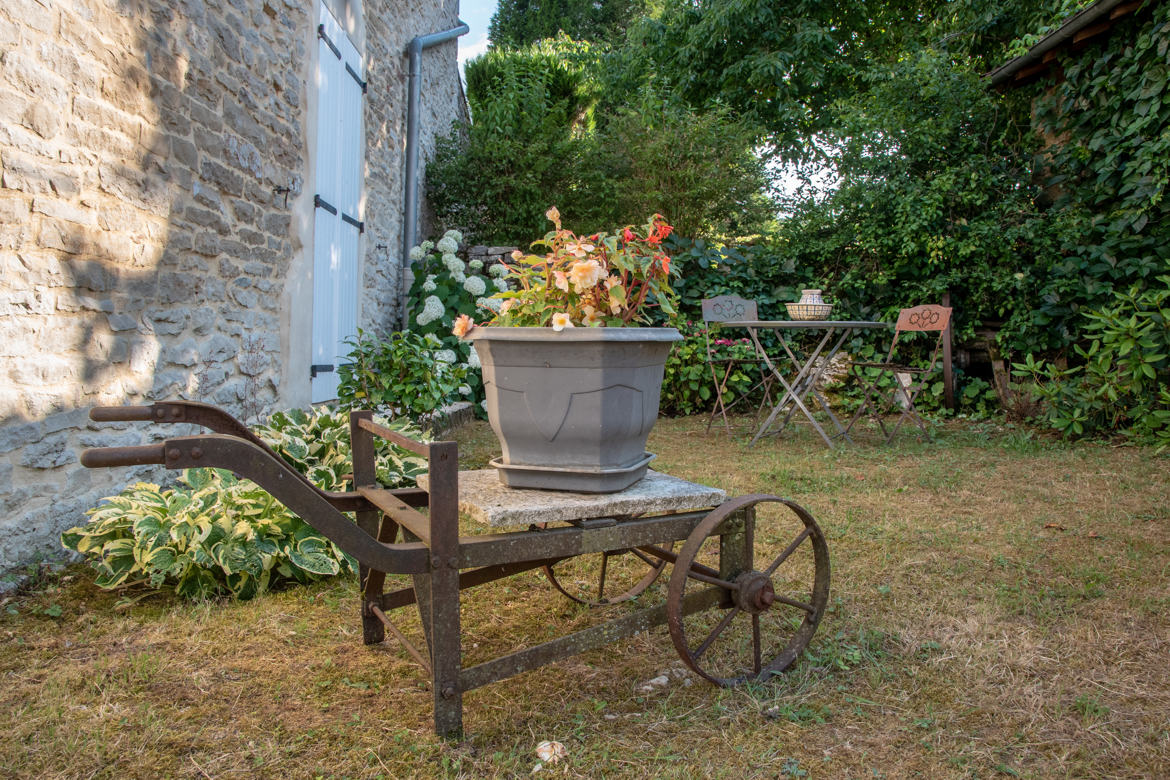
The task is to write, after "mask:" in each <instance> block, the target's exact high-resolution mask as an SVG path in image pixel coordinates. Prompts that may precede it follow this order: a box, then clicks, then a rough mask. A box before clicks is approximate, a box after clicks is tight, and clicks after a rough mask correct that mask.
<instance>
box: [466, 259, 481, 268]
mask: <svg viewBox="0 0 1170 780" xmlns="http://www.w3.org/2000/svg"><path fill="white" fill-rule="evenodd" d="M467 267H468V268H470V269H471V270H472V271H480V270H482V269H483V260H480V259H479V258H478V257H473V258H472V259H470V260H468V261H467Z"/></svg>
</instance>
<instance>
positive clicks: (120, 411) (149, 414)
mask: <svg viewBox="0 0 1170 780" xmlns="http://www.w3.org/2000/svg"><path fill="white" fill-rule="evenodd" d="M89 419H91V420H94V421H96V422H132V421H138V420H153V419H154V410H153V407H150V406H95V407H94V408H92V409H90V410H89Z"/></svg>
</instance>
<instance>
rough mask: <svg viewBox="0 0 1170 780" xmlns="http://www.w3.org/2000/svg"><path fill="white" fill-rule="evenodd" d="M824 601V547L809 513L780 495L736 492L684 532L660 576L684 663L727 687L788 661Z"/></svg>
mask: <svg viewBox="0 0 1170 780" xmlns="http://www.w3.org/2000/svg"><path fill="white" fill-rule="evenodd" d="M777 505H780V506H777ZM783 507H787V508H788V509H789V510H791V513H789V512H788V511H786V510H784V509H783ZM793 514H795V518H794V517H793ZM712 534H714V535H712ZM828 600H829V546H828V544H827V543H826V542H825V535H824V534H823V533H822V532H821V529H820V527H819V526H818V525H817V523H816V521H815V520H814V519H813V517H812V515H810V514H809V513H808V512H807V511H805V510H804V508H803V507H801V506H799V505H798V504H796V503H794V502H792V501H789V500H788V499H784V498H778V497H776V496H768V495H749V496H741V497H739V498H735V499H732V500H730V501H726V502H724V503H723V504H721V505H720V506H719V507H717V508H716V509H715V510H713V511H712V512H711V513H710V514H709V515H707V516H706V517H705V518H703V520H702V521H701V522H700V523H699V525H698V526H696V527H695V530H694V531H693V532H691V535H690V536H689V537H687V541H686V544H684V545H683V548H682V551H681V552H680V553H679V555H678V559H677V560H676V561H675V565H674V571H673V572H672V573H671V577H670V591H669V595H668V596H667V601H666V615H667V625H668V626H669V628H670V638H671V640H672V641H673V642H674V646H675V649H676V650H678V654H679V656H681V657H682V660H683V662H685V663H686V665H687V666H689V667H690V668H691V669H693V670H694V671H695V672H697V673H698V674H700V675H702V676H703V677H705V678H706V679H708V680H710V681H711V682H713V683H715V684H716V685H721V686H724V687H730V686H732V685H737V684H738V683H741V682H745V681H747V680H764V679H767V678H768V677H770V676H771V675H773V674H779V673H780V672H782V671H784V670H785V669H786V668H788V666H789V665H790V664H792V662H793V661H795V660H796V658H797V656H799V655H800V653H801V651H803V650H804V648H805V647H807V646H808V643H809V640H811V639H812V635H813V634H814V633H815V632H816V630H817V624H819V623H820V621H821V617H822V616H823V615H824V613H825V605H826V603H827V602H828Z"/></svg>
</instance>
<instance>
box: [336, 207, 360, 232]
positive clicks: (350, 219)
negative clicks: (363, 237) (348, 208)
mask: <svg viewBox="0 0 1170 780" xmlns="http://www.w3.org/2000/svg"><path fill="white" fill-rule="evenodd" d="M341 221H342V222H348V223H349V224H351V225H353V226H354V227H355V228H357V229H358V232H359V233H365V232H366V223H365V222H362V221H361V220H357V219H354V218H353V217H351V216H350V215H349V214H346V213H345V212H344V211H343V212H341Z"/></svg>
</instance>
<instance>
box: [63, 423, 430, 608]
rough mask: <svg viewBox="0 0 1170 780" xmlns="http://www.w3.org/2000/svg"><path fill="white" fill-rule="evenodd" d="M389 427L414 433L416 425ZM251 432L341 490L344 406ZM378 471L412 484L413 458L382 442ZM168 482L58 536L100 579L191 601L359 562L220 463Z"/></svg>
mask: <svg viewBox="0 0 1170 780" xmlns="http://www.w3.org/2000/svg"><path fill="white" fill-rule="evenodd" d="M388 424H389V425H390V427H392V428H395V429H396V430H399V431H400V432H402V433H403V434H405V435H408V436H411V437H413V438H418V437H419V435H420V434H419V432H418V430H417V429H415V428H413V427H412V426H410V425H408V424H404V423H401V422H390V423H388ZM256 432H257V434H258V435H259V436H260V437H261V438H262V439H263V440H264V441H265V442H266V443H267V444H268V445H269V446H271V447H272V448H273V449H274V450H276V452H277V453H279V454H280V455H281V457H283V458H284V459H285V460H286V461H288V462H289V463H290V464H291V465H292V466H293V467H294V468H296V469H297V470H298V471H300V472H301V473H302V474H305V475H306V476H308V477H309V478H310V479H311V480H312V481H313V482H314V483H315V484H316V485H317V486H318V487H320V488H321V489H323V490H344V489H345V488H346V482H345V481H344V480H343V478H342V477H343V475H346V474H348V473H350V472H351V471H352V465H351V457H350V443H349V420H348V416H347V415H345V414H342V413H339V412H338V413H334V412H330V411H329V410H325V409H323V410H320V411H316V412H313V413H308V412H305V411H303V410H299V409H294V410H291V411H288V412H278V413H276V414H274V415H272V417H271V418H270V419H269V421H268V423H267V424H266V425H261V426H258V427H257V428H256ZM377 454H378V479H379V482H380V483H381V484H382V485H383V486H385V487H398V486H402V485H405V484H413V481H414V477H415V476H416V475H418V474H419V473H421V472H422V471H424V470H426V461H425V460H424V459H422V458H419V457H418V456H416V455H414V454H412V453H410V452H408V451H406V450H403V449H401V448H398V447H395V446H393V445H391V444H390V443H389V442H386V441H383V440H378V450H377ZM178 482H179V484H178V485H177V486H176V487H174V488H166V489H164V488H161V487H159V486H158V485H154V484H150V483H146V482H138V483H135V484H134V485H131V486H129V487H127V488H126V489H125V490H123V491H122V492H121V493H120V494H118V495H116V496H111V497H109V498H107V499H105V503H103V504H101V505H99V506H97V507H95V508H93V509H90V510H89V511H88V512H87V514H88V515H89V518H90V519H89V522H88V523H87V524H86V525H83V526H78V527H76V528H71V529H69V530H67V531H65V532H64V533H63V534H62V535H61V543H62V544H63V545H64V546H65V548H67V549H70V550H74V551H76V552H77V553H79V554H80V555H82V556H84V557H85V558H87V559H88V560H89V563H90V565H91V566H93V567H94V569H96V570H97V577H96V579H95V582H96V583H97V585H98V586H99V587H102V588H107V589H113V588H129V587H133V586H142V587H149V588H155V589H160V588H163V587H168V588H171V589H173V590H174V592H175V593H177V594H178V595H179V596H182V597H183V598H189V599H209V598H217V597H221V596H231V597H233V598H237V599H250V598H253V597H255V596H257V595H258V594H260V593H263V592H264V591H266V590H268V589H269V588H272V587H275V586H277V585H279V584H282V583H290V582H297V583H308V582H312V581H314V580H318V579H321V578H323V577H328V576H332V575H335V574H339V573H342V572H351V571H354V570H355V568H356V567H355V563H354V561H353V560H352V559H350V558H349V556H347V555H346V554H345V553H343V552H342V551H341V550H340V549H339V548H338V547H336V546H335V545H334V544H333V543H332V542H330V541H329V540H328V539H327V538H326V537H324V536H323V535H321V534H319V533H318V532H317V531H316V530H315V529H313V527H312V526H310V525H309V524H308V523H306V522H305V521H303V520H302V519H301V518H299V517H297V516H296V515H294V514H292V513H291V512H290V511H289V510H288V509H287V508H286V507H285V506H284V505H282V504H281V503H279V502H278V501H277V500H276V499H275V498H273V497H272V496H271V495H270V494H269V493H268V492H267V491H265V490H263V489H262V488H260V487H259V486H257V485H256V484H255V483H253V482H251V481H249V480H246V479H237V478H236V477H235V476H233V475H232V474H231V472H229V471H225V470H222V469H187V470H185V471H183V472H182V474H181V475H180V476H179V480H178Z"/></svg>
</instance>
